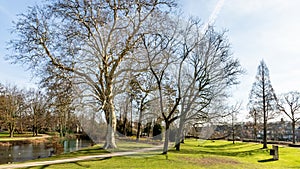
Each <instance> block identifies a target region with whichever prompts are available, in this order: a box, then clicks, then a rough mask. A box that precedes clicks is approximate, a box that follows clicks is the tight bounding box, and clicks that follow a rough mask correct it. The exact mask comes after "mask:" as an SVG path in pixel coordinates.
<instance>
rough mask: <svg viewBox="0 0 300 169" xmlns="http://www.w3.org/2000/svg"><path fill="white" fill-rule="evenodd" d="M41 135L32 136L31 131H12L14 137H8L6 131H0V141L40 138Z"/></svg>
mask: <svg viewBox="0 0 300 169" xmlns="http://www.w3.org/2000/svg"><path fill="white" fill-rule="evenodd" d="M42 136H43V135H38V136H35V137H33V136H32V133H30V132H26V133H22V134H18V133H14V137H9V133H8V132H1V133H0V142H7V141H24V140H31V139H38V138H41V137H42Z"/></svg>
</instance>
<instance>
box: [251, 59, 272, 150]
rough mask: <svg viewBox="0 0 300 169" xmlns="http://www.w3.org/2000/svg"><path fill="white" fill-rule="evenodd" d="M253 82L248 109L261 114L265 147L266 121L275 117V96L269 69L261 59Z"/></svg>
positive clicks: (265, 145)
mask: <svg viewBox="0 0 300 169" xmlns="http://www.w3.org/2000/svg"><path fill="white" fill-rule="evenodd" d="M255 79H256V80H255V82H254V83H253V85H252V89H251V91H250V96H249V103H248V106H249V109H250V110H255V111H256V113H260V114H261V115H262V116H263V125H264V127H263V130H264V135H263V148H267V122H268V119H270V118H274V117H275V109H276V102H277V97H276V95H275V92H274V89H273V87H272V85H271V80H270V76H269V69H268V68H267V65H266V64H265V62H264V61H263V60H262V61H261V62H260V64H259V66H258V69H257V75H256V77H255Z"/></svg>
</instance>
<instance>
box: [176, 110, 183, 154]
mask: <svg viewBox="0 0 300 169" xmlns="http://www.w3.org/2000/svg"><path fill="white" fill-rule="evenodd" d="M184 119H185V114H184V116H181V117H180V121H179V128H178V131H177V135H176V140H175V148H176V151H180V143H182V142H184V141H183V140H184V136H183V126H184Z"/></svg>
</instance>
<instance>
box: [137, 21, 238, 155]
mask: <svg viewBox="0 0 300 169" xmlns="http://www.w3.org/2000/svg"><path fill="white" fill-rule="evenodd" d="M161 18H162V17H161ZM164 18H165V20H168V21H167V22H164V23H168V24H164V25H159V24H157V28H158V29H162V30H161V31H157V32H160V34H157V33H153V34H148V35H145V37H144V38H143V41H144V50H145V55H146V56H147V59H148V66H149V69H150V72H151V73H152V74H153V76H154V79H155V81H156V83H157V88H158V93H157V95H158V97H159V105H160V113H161V116H162V117H161V118H162V119H163V121H164V123H165V129H166V132H165V142H164V149H163V153H167V151H168V141H169V140H168V139H169V128H170V125H171V124H172V123H173V122H174V121H175V120H177V119H180V124H179V128H180V129H179V131H180V133H182V130H183V126H184V124H186V122H187V121H188V120H191V119H197V118H198V119H200V118H201V117H202V116H201V114H202V115H203V114H204V112H203V109H204V108H205V107H206V106H207V105H209V104H210V103H211V100H212V99H213V98H215V97H217V96H220V95H221V94H223V93H224V92H223V91H224V90H225V89H226V88H227V87H228V86H231V85H233V84H236V83H237V76H238V75H239V74H241V73H242V72H243V71H242V69H241V68H240V64H239V61H238V60H236V59H234V58H233V57H232V55H231V54H230V52H229V43H228V41H227V40H226V38H225V35H224V34H223V33H218V32H216V31H214V29H213V28H212V27H210V28H209V30H207V32H206V33H205V35H202V34H201V31H200V30H201V24H200V21H199V20H193V19H191V20H189V22H188V23H186V22H183V21H182V20H180V19H178V18H177V19H174V18H169V17H168V16H165V17H164ZM178 25H179V26H178ZM179 105H180V106H179ZM180 135H181V134H180ZM176 144H177V145H176V146H178V147H177V148H178V149H179V142H178V141H177V142H176Z"/></svg>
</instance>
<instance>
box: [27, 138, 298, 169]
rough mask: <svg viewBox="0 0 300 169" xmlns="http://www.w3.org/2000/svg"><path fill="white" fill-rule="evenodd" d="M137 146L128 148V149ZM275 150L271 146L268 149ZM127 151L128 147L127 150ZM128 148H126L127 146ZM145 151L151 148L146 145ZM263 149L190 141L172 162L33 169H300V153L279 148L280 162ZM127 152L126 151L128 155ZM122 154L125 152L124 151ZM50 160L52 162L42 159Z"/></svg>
mask: <svg viewBox="0 0 300 169" xmlns="http://www.w3.org/2000/svg"><path fill="white" fill-rule="evenodd" d="M130 146H133V144H132V145H130V144H129V145H128V147H130ZM268 146H269V148H271V147H272V146H271V145H268ZM123 147H124V146H123ZM125 147H126V146H125ZM141 147H147V145H142V146H141ZM261 147H262V145H261V144H257V143H243V142H236V144H232V142H228V141H215V142H212V141H199V140H195V139H189V140H186V142H185V144H183V145H182V150H181V151H179V152H177V151H175V150H173V148H172V149H171V150H170V151H169V154H168V159H166V156H165V155H159V154H156V155H154V154H153V152H152V155H149V154H148V155H145V154H144V155H134V156H124V157H112V158H108V159H95V160H91V161H80V162H73V163H66V164H56V165H49V166H41V167H31V168H32V169H42V168H43V169H45V168H46V169H52V168H53V169H54V168H63V169H82V168H94V169H98V168H150V169H156V168H157V169H162V168H170V169H171V168H172V169H175V168H176V169H177V168H183V169H184V168H186V169H190V168H203V169H204V168H212V169H218V168H220V169H221V168H222V169H223V168H225V169H226V168H228V169H239V168H242V169H244V168H245V169H254V168H257V169H260V168H267V169H268V168H269V169H276V168H282V169H285V168H300V158H299V157H300V149H299V148H290V147H283V146H280V147H279V160H278V161H273V160H271V158H272V156H270V155H269V150H266V149H261ZM124 150H125V149H123V151H124ZM121 151H122V150H121ZM101 153H107V152H106V151H104V150H102V149H100V147H99V146H98V147H97V146H96V147H93V148H90V149H84V150H81V151H79V152H74V153H71V154H69V155H67V154H65V155H61V156H56V157H52V159H60V158H67V157H76V156H81V155H93V154H101ZM40 160H49V159H39V161H40Z"/></svg>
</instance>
